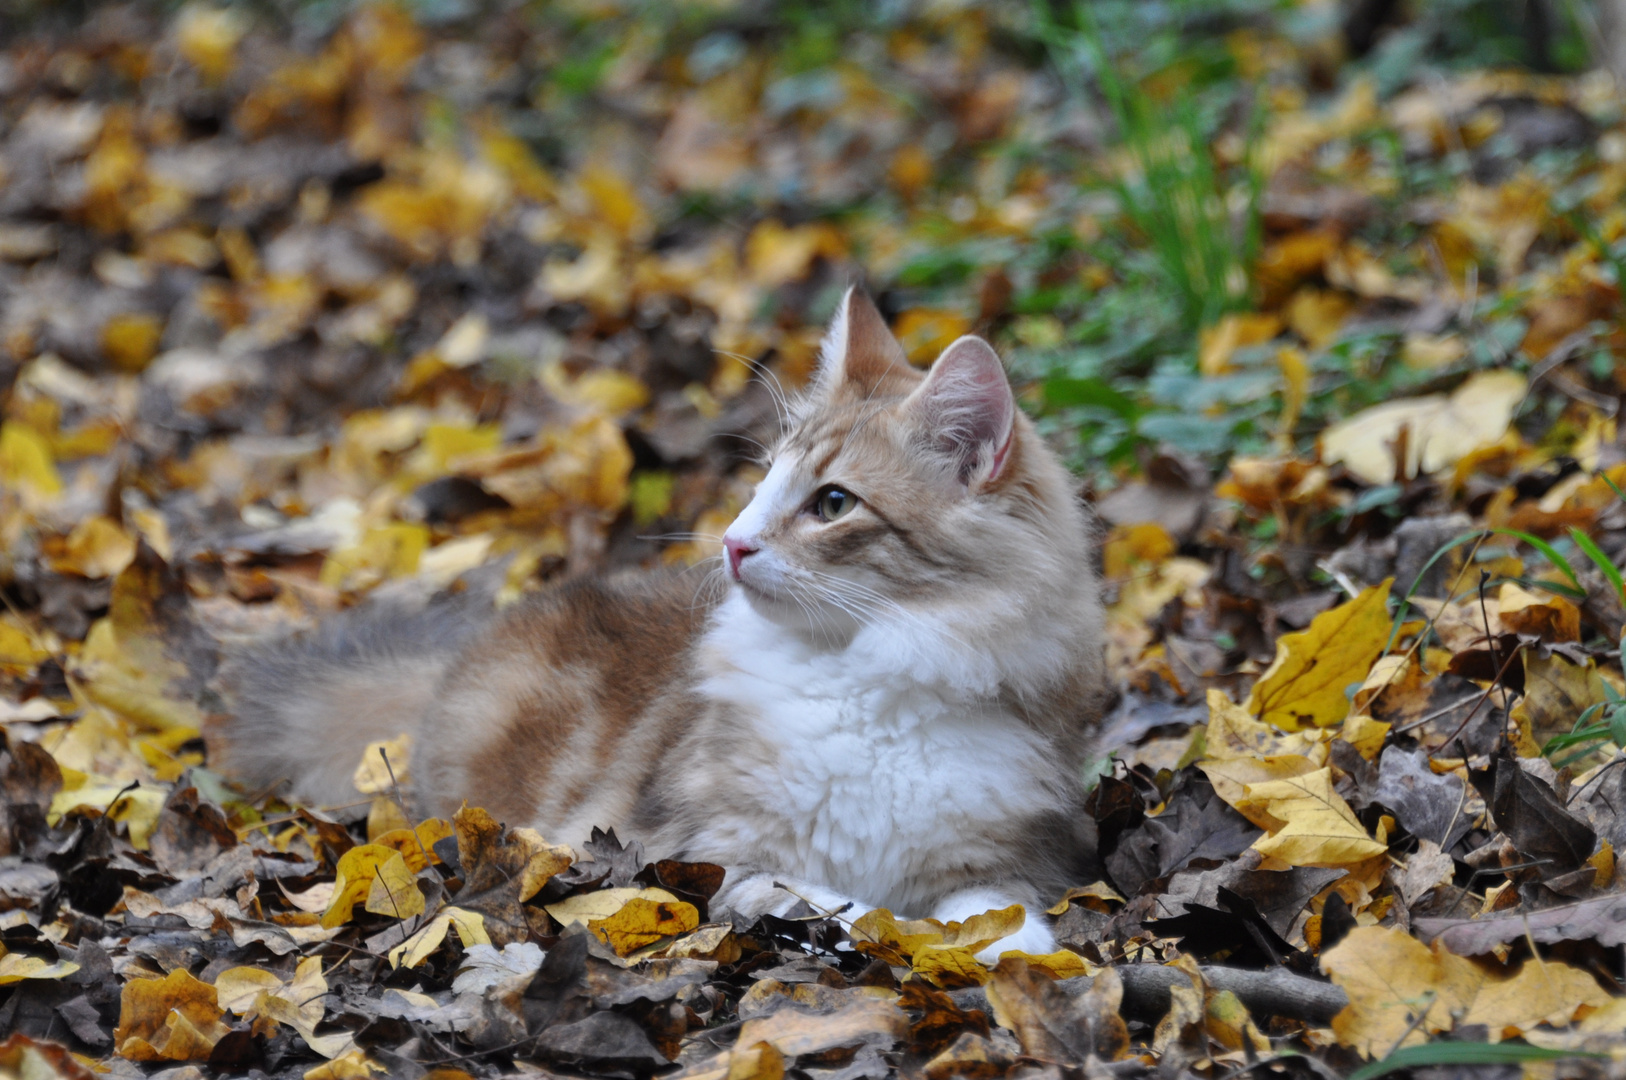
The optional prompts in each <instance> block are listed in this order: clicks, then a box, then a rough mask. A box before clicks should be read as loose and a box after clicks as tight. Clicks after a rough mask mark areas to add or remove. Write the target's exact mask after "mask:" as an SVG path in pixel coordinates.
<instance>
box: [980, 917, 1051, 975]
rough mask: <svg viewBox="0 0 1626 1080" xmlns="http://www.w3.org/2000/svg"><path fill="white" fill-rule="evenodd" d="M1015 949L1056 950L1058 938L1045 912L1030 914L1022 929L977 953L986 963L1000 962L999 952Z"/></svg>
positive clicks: (1038, 952)
mask: <svg viewBox="0 0 1626 1080" xmlns="http://www.w3.org/2000/svg"><path fill="white" fill-rule="evenodd" d="M1012 949H1015V950H1017V951H1019V952H1025V953H1033V954H1035V955H1040V956H1042V955H1044V954H1045V953H1053V952H1055V951H1056V939H1055V937H1053V936H1052V935H1051V933H1050V927H1049V926H1048V925H1046V923H1045V918H1044V915H1043V914H1040V913H1037V912H1035V913H1033V914H1030V915H1028V917H1027V921H1026V922H1024V923H1023V924H1022V929H1020V930H1018V931H1017V932H1016V933H1014V934H1012V935H1011V936H1010V937H1008V938H1001V939H1000V940H998V941H996V942H994V943H993V944H992V945H990V946H988V947H987V948H986V949H984V950H982V951H981V952H979V953H978V954H977V959H978V960H980V961H982V962H983V963H984V964H997V963H999V954H1000V953H1003V952H1009V951H1010V950H1012Z"/></svg>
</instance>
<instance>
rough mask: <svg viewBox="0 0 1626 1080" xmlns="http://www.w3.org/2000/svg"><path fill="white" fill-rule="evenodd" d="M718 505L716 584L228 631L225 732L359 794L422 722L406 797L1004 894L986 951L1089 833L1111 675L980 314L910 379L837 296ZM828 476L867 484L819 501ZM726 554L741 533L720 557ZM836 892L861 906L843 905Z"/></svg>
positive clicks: (754, 867) (241, 759) (862, 886)
mask: <svg viewBox="0 0 1626 1080" xmlns="http://www.w3.org/2000/svg"><path fill="white" fill-rule="evenodd" d="M771 457H772V465H771V467H770V469H769V471H768V474H767V476H766V477H765V478H764V480H763V481H762V483H761V484H760V485H759V487H758V489H757V492H756V495H755V497H754V498H753V499H752V501H751V503H750V505H749V506H747V507H746V509H745V511H744V512H743V513H742V514H741V515H740V517H739V518H738V519H737V520H736V521H735V523H734V524H733V525H732V526H730V528H729V531H728V537H727V539H728V541H729V542H730V547H731V548H732V549H735V552H736V554H732V555H731V556H730V557H728V558H727V559H725V567H726V571H725V573H727V575H728V576H729V577H732V578H733V579H734V580H732V581H730V583H729V586H730V587H729V588H728V590H727V593H726V595H725V596H723V597H722V598H721V599H720V600H719V601H716V602H715V603H714V604H713V603H708V602H706V601H704V600H697V598H696V589H695V586H694V584H693V583H692V579H685V578H675V579H674V578H661V577H643V578H636V577H635V578H628V579H609V580H587V579H581V580H575V581H572V582H569V583H567V584H565V585H562V586H560V587H557V588H555V589H552V590H550V591H547V592H544V593H542V594H540V595H537V596H535V597H533V598H530V599H528V600H526V601H525V602H523V603H521V604H518V605H515V606H514V607H513V608H511V609H510V610H508V611H506V612H505V613H503V614H502V615H501V616H500V617H498V618H496V619H495V620H494V621H492V622H491V623H490V625H488V626H485V627H484V628H482V629H478V630H470V627H471V626H472V625H473V622H472V620H471V618H470V617H469V616H468V614H467V613H464V612H457V611H452V612H449V613H448V612H445V611H442V610H439V609H434V608H432V609H430V610H429V611H427V612H425V613H423V614H421V615H418V616H415V617H410V618H406V617H399V616H397V615H395V614H392V613H389V612H384V613H374V614H372V615H367V614H358V615H355V616H352V617H351V618H350V619H349V620H348V621H346V620H341V621H340V623H339V625H338V626H337V627H336V628H334V629H329V630H327V631H324V632H321V633H318V634H317V635H315V636H314V637H312V638H308V639H305V640H301V641H294V642H289V643H285V644H283V645H280V646H275V647H272V648H270V649H265V650H261V651H260V652H258V653H254V654H251V655H248V656H245V657H243V658H241V659H239V660H238V661H236V662H234V663H233V664H231V665H230V666H229V667H228V670H227V672H226V677H225V680H224V681H225V684H226V687H227V691H228V695H229V697H230V699H231V700H232V701H234V703H235V705H234V708H235V715H234V716H233V718H232V719H230V720H228V721H227V722H226V723H225V724H224V725H223V726H222V727H220V728H219V729H218V730H216V731H215V732H214V733H213V737H212V740H211V742H212V748H213V749H214V750H215V751H216V753H217V757H218V759H219V760H221V761H223V763H224V764H225V766H226V767H227V768H228V769H229V770H230V771H232V772H235V773H236V774H237V775H238V776H240V777H241V778H242V779H243V781H244V783H245V784H246V785H248V786H251V787H258V786H269V785H272V784H274V783H276V782H277V781H278V780H279V779H287V780H289V781H290V782H291V784H292V787H291V790H292V792H293V793H294V794H296V795H298V796H300V797H302V798H304V799H307V800H311V801H315V802H318V803H322V802H330V803H340V802H347V801H351V800H353V799H354V798H355V797H356V796H355V793H354V790H353V789H352V787H351V783H350V776H351V773H352V771H353V769H354V768H355V765H356V764H357V761H358V757H359V754H360V751H361V748H362V747H363V746H364V745H365V744H366V743H367V742H368V741H370V740H374V739H380V738H387V737H391V736H393V735H395V734H397V733H399V732H400V731H402V730H411V731H412V732H413V733H414V735H415V750H414V757H415V760H414V762H413V780H412V783H411V794H412V797H413V798H414V799H415V800H416V802H417V804H418V807H419V808H420V809H421V810H423V811H424V812H428V813H435V814H441V815H447V816H449V815H450V814H451V813H452V812H453V811H455V810H456V809H457V807H458V806H459V805H460V804H461V803H462V802H463V801H464V800H468V801H469V802H470V803H471V804H476V805H482V806H485V807H486V808H487V809H489V810H490V811H491V812H492V813H493V814H495V815H496V816H497V817H498V818H499V819H501V820H504V821H506V822H508V823H509V824H512V825H521V824H523V825H530V826H534V827H535V828H537V829H538V830H539V831H541V832H542V833H543V835H544V836H546V837H548V838H549V839H551V840H560V841H565V842H573V843H578V844H579V843H580V842H581V841H582V840H583V839H585V838H586V837H587V835H588V833H589V831H590V829H591V828H592V827H594V826H600V827H605V828H609V827H614V828H615V830H616V831H617V832H618V834H619V835H620V836H621V837H622V838H624V839H636V840H639V841H641V842H642V843H643V844H644V846H645V848H646V850H647V851H648V852H650V853H651V854H653V855H656V856H658V857H666V858H676V859H687V860H697V861H707V862H715V863H720V864H722V865H724V866H725V867H726V868H727V870H728V874H727V878H726V880H725V883H724V886H723V890H722V892H721V893H720V894H719V896H718V897H717V902H718V903H719V904H720V905H722V906H726V907H728V908H732V909H734V910H735V911H738V912H741V913H743V914H747V915H754V914H760V913H764V912H776V913H782V912H784V911H786V910H787V909H789V908H791V907H792V906H794V905H795V904H796V902H797V897H798V896H800V897H802V898H804V899H806V900H808V901H809V902H811V903H813V904H814V905H816V906H819V907H824V908H829V909H837V908H840V907H842V906H843V905H845V904H847V903H849V902H851V903H852V904H853V906H854V908H855V909H856V910H857V911H864V910H868V909H870V908H872V907H889V908H891V909H892V910H893V911H894V912H896V913H899V914H903V915H909V916H934V917H939V918H945V919H962V918H964V917H966V916H968V915H971V914H974V913H977V912H981V911H984V910H986V909H989V908H991V907H998V906H1003V905H1005V904H1009V903H1012V902H1019V903H1022V904H1023V905H1025V906H1026V908H1027V911H1028V912H1029V918H1028V921H1027V925H1026V926H1025V928H1024V929H1023V931H1022V932H1021V933H1020V934H1019V935H1017V936H1016V937H1015V938H1011V939H1007V940H1006V941H1005V942H1002V943H1000V945H999V946H998V947H999V948H1001V949H1003V948H1025V949H1028V950H1029V951H1048V950H1049V949H1050V948H1052V947H1053V943H1052V941H1051V937H1050V933H1049V931H1048V929H1047V928H1046V927H1045V925H1044V921H1043V918H1042V917H1041V916H1040V915H1039V909H1041V908H1042V907H1043V906H1045V902H1046V901H1051V900H1054V899H1056V898H1057V897H1058V896H1059V895H1060V894H1061V892H1062V890H1063V889H1064V888H1065V887H1066V886H1068V885H1070V884H1075V883H1077V882H1078V880H1079V878H1080V875H1081V874H1083V873H1084V872H1085V870H1084V867H1085V866H1086V864H1087V861H1088V859H1089V858H1090V857H1091V852H1090V836H1091V833H1092V829H1091V827H1090V826H1089V824H1088V821H1087V817H1088V816H1087V815H1086V814H1085V813H1084V812H1083V810H1082V807H1081V799H1082V789H1081V784H1082V769H1083V766H1084V763H1085V760H1086V757H1087V756H1088V753H1089V739H1090V734H1091V731H1092V729H1093V726H1094V722H1095V720H1096V718H1097V716H1098V714H1099V710H1100V707H1101V703H1102V700H1103V697H1104V692H1105V680H1104V674H1103V661H1102V614H1101V609H1100V603H1099V600H1098V598H1097V584H1096V577H1095V573H1094V571H1093V570H1092V559H1091V541H1090V529H1089V525H1088V522H1087V520H1086V516H1085V512H1084V510H1083V509H1082V507H1081V506H1080V505H1079V504H1078V502H1077V500H1076V498H1075V496H1074V494H1073V491H1072V485H1071V483H1070V478H1069V476H1068V474H1067V472H1066V470H1065V469H1064V468H1063V467H1062V466H1061V464H1060V463H1059V462H1058V461H1057V460H1056V458H1055V456H1054V455H1053V454H1052V453H1051V452H1050V451H1049V450H1048V449H1047V448H1046V447H1045V445H1044V444H1043V442H1042V440H1041V439H1040V438H1039V436H1038V435H1037V434H1036V433H1035V431H1034V429H1033V427H1032V426H1031V425H1030V424H1029V422H1028V421H1027V420H1026V418H1025V417H1023V416H1022V415H1021V413H1020V411H1019V410H1018V409H1017V408H1016V405H1015V401H1014V399H1013V398H1012V396H1011V391H1010V387H1009V384H1008V383H1007V381H1006V378H1005V374H1004V371H1003V369H1002V368H1001V366H1000V363H999V360H998V357H997V356H995V354H994V352H993V350H992V349H991V348H989V347H988V345H987V344H986V343H984V342H982V341H981V340H980V339H977V338H962V339H960V340H959V341H957V342H955V343H954V344H953V345H952V346H950V347H949V348H948V349H947V350H946V351H945V352H944V354H943V356H942V357H941V358H940V359H939V360H938V361H937V363H936V365H935V366H934V367H933V369H932V371H931V372H930V374H929V375H922V374H921V373H919V372H917V371H915V370H914V369H912V368H911V367H910V366H909V365H908V363H907V362H906V360H905V357H904V354H903V350H902V348H901V347H900V346H899V345H898V343H897V341H896V339H895V338H893V336H892V334H891V333H890V331H888V330H887V328H886V325H885V323H884V321H883V320H882V319H881V316H880V314H879V313H878V312H877V311H876V310H875V308H874V306H873V305H872V304H871V303H870V302H869V301H868V299H866V298H865V297H864V296H863V295H862V294H861V293H857V292H849V293H848V295H847V298H846V299H845V300H844V301H843V304H842V308H841V310H840V312H839V313H838V315H837V317H836V319H835V322H834V324H833V325H832V327H831V330H830V333H829V336H828V337H827V339H826V341H825V346H824V355H823V357H822V360H821V368H820V373H819V375H818V377H817V379H816V382H815V385H814V386H813V387H812V388H811V389H810V390H809V391H808V393H807V394H806V395H805V396H804V397H803V398H802V399H801V400H800V401H799V402H797V403H795V404H794V405H793V406H792V410H791V415H790V416H789V418H788V423H787V425H786V431H785V434H784V436H783V437H782V438H781V440H780V441H779V444H778V445H777V446H776V447H775V448H774V450H773V452H772V455H771ZM827 484H839V485H840V486H841V487H843V488H844V489H846V490H848V491H850V492H851V493H853V494H854V495H856V496H857V498H858V500H859V502H858V504H857V507H856V509H853V510H852V511H851V512H850V513H847V514H846V515H845V516H841V517H838V518H836V519H835V520H833V521H828V522H827V521H824V520H822V519H821V518H819V517H818V516H817V515H816V514H815V513H813V512H812V511H811V509H810V508H811V507H812V505H813V500H814V499H815V498H816V496H817V494H818V493H819V492H820V491H821V490H822V489H823V488H824V486H825V485H827ZM738 552H744V554H743V555H739V554H737V553H738ZM849 917H851V913H849Z"/></svg>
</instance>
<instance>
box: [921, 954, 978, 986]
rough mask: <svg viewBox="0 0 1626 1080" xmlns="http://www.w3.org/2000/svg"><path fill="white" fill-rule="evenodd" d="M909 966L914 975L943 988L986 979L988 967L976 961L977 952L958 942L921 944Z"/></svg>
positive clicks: (967, 984)
mask: <svg viewBox="0 0 1626 1080" xmlns="http://www.w3.org/2000/svg"><path fill="white" fill-rule="evenodd" d="M911 966H912V967H913V968H914V972H915V974H916V975H919V976H920V977H921V978H923V979H925V980H926V981H927V982H929V983H932V984H933V985H934V986H941V987H943V988H944V989H945V990H955V989H959V988H960V987H963V986H981V985H982V984H983V983H985V982H987V981H988V969H987V968H986V967H984V966H983V965H982V964H981V963H979V962H978V961H977V957H976V954H975V953H973V952H972V951H971V950H970V949H967V948H965V947H963V946H959V945H922V946H921V947H920V948H919V949H916V950H915V955H914V957H913V964H912V965H911Z"/></svg>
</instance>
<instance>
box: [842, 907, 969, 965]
mask: <svg viewBox="0 0 1626 1080" xmlns="http://www.w3.org/2000/svg"><path fill="white" fill-rule="evenodd" d="M945 929H946V927H944V925H943V924H942V923H940V922H938V921H937V920H935V919H898V918H895V917H894V916H893V914H892V912H890V911H888V910H887V909H886V908H876V909H875V910H874V911H869V912H865V913H864V914H863V915H860V916H859V917H858V918H857V919H856V920H855V921H854V922H853V927H852V931H851V933H852V938H853V941H854V942H855V943H856V944H857V946H858V950H859V951H860V952H864V953H868V954H869V955H871V956H881V957H882V958H884V959H890V956H896V957H898V958H899V961H900V962H907V961H908V959H909V957H911V956H913V955H914V954H915V952H916V950H918V949H921V948H924V947H925V946H927V945H936V944H941V943H942V941H943V931H944V930H945ZM889 954H890V955H889Z"/></svg>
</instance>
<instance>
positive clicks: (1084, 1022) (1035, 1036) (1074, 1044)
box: [985, 959, 1129, 1064]
mask: <svg viewBox="0 0 1626 1080" xmlns="http://www.w3.org/2000/svg"><path fill="white" fill-rule="evenodd" d="M985 993H987V995H988V1003H989V1004H990V1005H992V1006H993V1009H994V1019H995V1020H996V1021H997V1022H998V1024H999V1026H1000V1027H1002V1028H1006V1029H1007V1030H1010V1031H1013V1032H1015V1033H1016V1037H1017V1039H1018V1040H1019V1041H1020V1042H1021V1044H1022V1051H1023V1053H1025V1054H1027V1055H1028V1056H1029V1057H1035V1058H1039V1059H1040V1060H1042V1061H1054V1062H1064V1063H1074V1064H1083V1063H1084V1061H1085V1060H1086V1059H1088V1058H1090V1057H1092V1056H1093V1057H1096V1058H1099V1059H1100V1060H1102V1061H1117V1060H1119V1059H1120V1058H1122V1057H1123V1056H1124V1055H1125V1054H1127V1053H1128V1051H1129V1030H1128V1028H1127V1027H1126V1026H1125V1024H1124V1021H1123V1017H1122V1016H1120V1015H1119V1013H1118V1009H1119V1006H1120V1005H1121V1003H1122V1000H1123V982H1122V980H1121V979H1119V978H1118V973H1117V972H1116V971H1114V970H1112V969H1111V968H1107V969H1105V970H1103V971H1102V972H1101V973H1100V974H1099V975H1097V976H1095V979H1094V981H1093V983H1092V984H1091V986H1090V989H1089V990H1088V991H1087V992H1086V993H1084V994H1082V995H1080V996H1079V997H1076V998H1073V997H1069V996H1068V995H1067V994H1066V993H1065V992H1064V991H1063V990H1062V989H1061V988H1060V987H1058V986H1057V985H1056V984H1055V982H1054V980H1052V979H1051V978H1050V977H1049V976H1048V975H1046V974H1042V973H1040V972H1037V971H1035V970H1034V969H1033V968H1032V967H1030V966H1029V965H1028V964H1026V963H1024V962H1023V961H1021V960H1017V959H1009V960H1001V961H1000V962H999V964H998V966H996V967H995V968H994V970H993V974H992V977H991V978H990V979H989V981H988V984H987V986H986V987H985Z"/></svg>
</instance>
